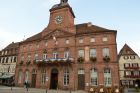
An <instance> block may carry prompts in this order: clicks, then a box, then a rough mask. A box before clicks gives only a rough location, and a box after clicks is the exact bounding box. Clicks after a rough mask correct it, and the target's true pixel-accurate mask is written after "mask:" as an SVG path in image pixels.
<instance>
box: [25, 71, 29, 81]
mask: <svg viewBox="0 0 140 93" xmlns="http://www.w3.org/2000/svg"><path fill="white" fill-rule="evenodd" d="M25 82H29V70H26V71H25Z"/></svg>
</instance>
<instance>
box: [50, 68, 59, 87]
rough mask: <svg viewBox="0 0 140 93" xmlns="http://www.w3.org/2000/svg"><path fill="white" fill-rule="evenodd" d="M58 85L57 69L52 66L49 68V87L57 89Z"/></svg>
mask: <svg viewBox="0 0 140 93" xmlns="http://www.w3.org/2000/svg"><path fill="white" fill-rule="evenodd" d="M57 87H58V70H57V69H56V68H53V69H52V70H51V82H50V89H57Z"/></svg>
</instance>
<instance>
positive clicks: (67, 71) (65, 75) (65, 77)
mask: <svg viewBox="0 0 140 93" xmlns="http://www.w3.org/2000/svg"><path fill="white" fill-rule="evenodd" d="M67 85H69V70H68V69H64V86H67Z"/></svg>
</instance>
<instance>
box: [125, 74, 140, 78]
mask: <svg viewBox="0 0 140 93" xmlns="http://www.w3.org/2000/svg"><path fill="white" fill-rule="evenodd" d="M124 77H125V78H140V75H125V76H124Z"/></svg>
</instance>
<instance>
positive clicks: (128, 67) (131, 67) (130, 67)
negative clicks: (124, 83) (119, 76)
mask: <svg viewBox="0 0 140 93" xmlns="http://www.w3.org/2000/svg"><path fill="white" fill-rule="evenodd" d="M124 68H125V69H139V67H134V66H127V67H124Z"/></svg>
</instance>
